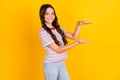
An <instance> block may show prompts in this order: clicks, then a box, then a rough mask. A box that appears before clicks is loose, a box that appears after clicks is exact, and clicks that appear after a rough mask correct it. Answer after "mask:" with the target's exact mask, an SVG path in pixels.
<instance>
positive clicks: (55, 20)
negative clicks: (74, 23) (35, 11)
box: [39, 4, 68, 46]
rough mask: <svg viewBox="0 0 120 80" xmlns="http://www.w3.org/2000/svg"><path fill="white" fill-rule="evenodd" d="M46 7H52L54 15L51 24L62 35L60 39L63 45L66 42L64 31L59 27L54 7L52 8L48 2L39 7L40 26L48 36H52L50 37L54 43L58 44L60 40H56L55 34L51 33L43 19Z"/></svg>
mask: <svg viewBox="0 0 120 80" xmlns="http://www.w3.org/2000/svg"><path fill="white" fill-rule="evenodd" d="M47 8H52V9H53V10H54V15H55V19H54V21H53V22H52V26H53V27H55V28H56V30H57V32H58V33H59V34H60V35H61V36H62V40H63V42H64V45H66V44H67V43H68V42H67V40H66V37H65V34H64V32H63V31H62V30H61V29H60V26H59V24H58V18H57V16H56V13H55V9H54V8H53V6H52V5H50V4H43V5H42V6H41V8H40V11H39V16H40V20H41V24H42V27H43V28H44V29H45V30H46V31H47V32H48V33H49V34H50V36H51V37H52V39H53V40H54V41H55V43H56V44H57V45H58V46H60V45H61V44H60V42H59V41H58V40H57V38H56V36H55V35H54V34H53V33H52V31H51V30H50V28H48V27H47V25H46V24H45V19H44V16H45V13H46V10H47Z"/></svg>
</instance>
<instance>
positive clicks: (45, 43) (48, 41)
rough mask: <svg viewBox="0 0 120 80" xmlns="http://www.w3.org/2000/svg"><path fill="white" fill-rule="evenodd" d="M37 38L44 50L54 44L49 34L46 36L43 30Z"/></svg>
mask: <svg viewBox="0 0 120 80" xmlns="http://www.w3.org/2000/svg"><path fill="white" fill-rule="evenodd" d="M39 37H40V39H41V42H42V45H43V47H44V48H45V47H47V46H48V45H50V44H51V43H53V42H54V40H53V39H52V37H51V36H50V34H48V33H47V32H46V31H45V30H44V29H43V28H41V29H40V33H39Z"/></svg>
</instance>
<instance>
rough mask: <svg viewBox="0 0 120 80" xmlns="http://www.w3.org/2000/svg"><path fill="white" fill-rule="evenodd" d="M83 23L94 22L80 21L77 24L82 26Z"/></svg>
mask: <svg viewBox="0 0 120 80" xmlns="http://www.w3.org/2000/svg"><path fill="white" fill-rule="evenodd" d="M83 24H92V22H87V21H78V23H77V26H81V25H83Z"/></svg>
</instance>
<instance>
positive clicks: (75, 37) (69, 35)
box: [65, 21, 91, 40]
mask: <svg viewBox="0 0 120 80" xmlns="http://www.w3.org/2000/svg"><path fill="white" fill-rule="evenodd" d="M83 24H91V22H85V21H78V23H77V25H76V28H75V31H74V33H70V32H66V33H65V36H66V37H67V38H69V39H72V40H78V36H79V33H80V28H81V26H82V25H83Z"/></svg>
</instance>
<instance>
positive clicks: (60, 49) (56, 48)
mask: <svg viewBox="0 0 120 80" xmlns="http://www.w3.org/2000/svg"><path fill="white" fill-rule="evenodd" d="M86 42H88V41H86V40H77V41H75V42H73V43H71V44H68V45H65V46H58V45H57V44H55V43H52V44H50V45H49V47H50V48H51V49H52V50H54V51H55V52H57V53H59V54H60V53H62V52H65V51H66V50H69V49H70V48H72V47H74V46H76V45H77V44H83V43H86Z"/></svg>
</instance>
